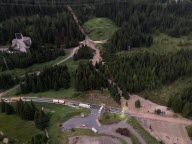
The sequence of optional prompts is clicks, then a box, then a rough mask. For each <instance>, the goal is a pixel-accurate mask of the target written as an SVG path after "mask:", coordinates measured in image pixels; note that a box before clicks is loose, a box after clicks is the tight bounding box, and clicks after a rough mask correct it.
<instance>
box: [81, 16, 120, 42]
mask: <svg viewBox="0 0 192 144" xmlns="http://www.w3.org/2000/svg"><path fill="white" fill-rule="evenodd" d="M83 27H84V29H85V31H86V33H87V34H88V35H89V36H90V38H91V39H93V40H106V39H110V38H111V36H112V34H113V33H114V32H115V31H116V30H117V26H116V25H115V24H114V23H113V22H112V21H111V20H110V19H108V18H93V19H91V20H89V21H87V22H85V23H84V24H83Z"/></svg>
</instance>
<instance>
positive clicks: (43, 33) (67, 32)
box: [0, 11, 83, 48]
mask: <svg viewBox="0 0 192 144" xmlns="http://www.w3.org/2000/svg"><path fill="white" fill-rule="evenodd" d="M17 32H20V33H22V34H23V35H24V36H29V37H31V39H32V42H33V41H35V42H36V41H38V42H39V43H43V44H45V43H51V44H57V45H58V46H59V45H61V44H62V45H64V46H65V47H66V48H68V47H74V46H77V45H78V41H79V40H82V39H83V35H82V34H81V32H80V31H79V29H78V27H77V26H76V24H75V21H74V20H73V18H72V16H71V15H70V14H69V12H67V11H64V12H62V13H57V14H55V15H52V16H50V15H45V16H41V15H39V14H38V13H37V15H35V16H30V17H24V18H22V17H16V18H12V19H7V20H4V21H2V22H1V25H0V41H1V42H4V43H2V44H6V43H11V41H12V39H13V38H14V36H15V33H17Z"/></svg>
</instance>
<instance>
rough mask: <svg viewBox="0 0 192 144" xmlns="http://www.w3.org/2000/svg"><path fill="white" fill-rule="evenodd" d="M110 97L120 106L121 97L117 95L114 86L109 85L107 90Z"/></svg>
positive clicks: (112, 84) (117, 90)
mask: <svg viewBox="0 0 192 144" xmlns="http://www.w3.org/2000/svg"><path fill="white" fill-rule="evenodd" d="M108 90H109V92H110V95H111V97H112V98H113V100H114V101H116V102H117V103H118V104H121V95H120V93H119V89H118V87H117V85H116V84H114V83H111V84H110V85H109V88H108Z"/></svg>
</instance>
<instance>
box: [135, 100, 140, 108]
mask: <svg viewBox="0 0 192 144" xmlns="http://www.w3.org/2000/svg"><path fill="white" fill-rule="evenodd" d="M135 107H136V108H140V107H141V102H140V100H139V99H138V100H137V101H135Z"/></svg>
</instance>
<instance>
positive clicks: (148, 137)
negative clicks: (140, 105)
mask: <svg viewBox="0 0 192 144" xmlns="http://www.w3.org/2000/svg"><path fill="white" fill-rule="evenodd" d="M128 124H130V125H131V126H133V128H134V129H136V130H137V132H138V133H139V134H140V135H141V136H142V137H143V138H144V139H145V141H146V142H147V143H148V144H160V142H159V141H158V140H156V139H155V138H154V137H152V136H151V135H150V134H149V133H148V132H147V131H146V130H145V129H144V128H143V127H142V126H141V125H140V124H139V123H138V121H137V120H136V119H135V118H133V117H132V118H130V119H129V120H128Z"/></svg>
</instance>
